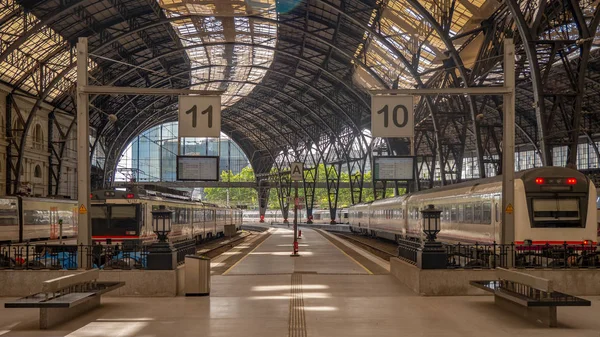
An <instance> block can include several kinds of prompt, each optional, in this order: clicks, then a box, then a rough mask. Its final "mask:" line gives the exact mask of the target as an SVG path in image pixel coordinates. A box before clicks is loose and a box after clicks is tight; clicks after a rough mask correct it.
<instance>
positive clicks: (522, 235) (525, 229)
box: [514, 167, 597, 250]
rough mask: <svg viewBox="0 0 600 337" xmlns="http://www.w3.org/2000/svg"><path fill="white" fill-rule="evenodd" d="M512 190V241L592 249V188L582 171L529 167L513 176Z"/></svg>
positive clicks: (594, 224)
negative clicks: (513, 186)
mask: <svg viewBox="0 0 600 337" xmlns="http://www.w3.org/2000/svg"><path fill="white" fill-rule="evenodd" d="M519 190H520V191H519ZM515 192H516V193H515V205H514V210H515V244H517V245H533V246H539V245H569V246H572V245H574V246H587V247H590V248H589V249H593V250H595V249H596V245H597V220H596V217H597V214H596V188H595V186H594V184H593V183H592V182H591V181H590V180H589V179H588V178H587V177H586V176H585V175H584V174H582V173H581V172H578V171H576V170H572V169H568V168H562V167H543V168H538V169H533V170H529V171H527V172H524V173H523V175H522V176H521V177H520V179H518V180H516V191H515ZM523 206H526V207H523Z"/></svg>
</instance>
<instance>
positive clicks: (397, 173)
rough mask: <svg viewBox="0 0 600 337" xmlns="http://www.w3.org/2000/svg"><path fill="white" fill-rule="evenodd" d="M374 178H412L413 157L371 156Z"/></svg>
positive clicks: (413, 174)
mask: <svg viewBox="0 0 600 337" xmlns="http://www.w3.org/2000/svg"><path fill="white" fill-rule="evenodd" d="M373 178H374V180H414V178H415V157H397V156H396V157H373Z"/></svg>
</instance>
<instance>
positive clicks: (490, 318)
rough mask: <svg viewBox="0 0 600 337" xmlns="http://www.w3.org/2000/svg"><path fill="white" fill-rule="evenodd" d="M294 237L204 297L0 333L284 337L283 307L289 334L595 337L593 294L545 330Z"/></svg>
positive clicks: (109, 308) (9, 326)
mask: <svg viewBox="0 0 600 337" xmlns="http://www.w3.org/2000/svg"><path fill="white" fill-rule="evenodd" d="M303 235H304V236H305V239H303V240H304V241H302V242H301V244H303V245H305V246H301V247H300V248H301V254H302V252H304V256H302V257H298V258H292V257H289V256H288V255H289V253H290V252H291V232H289V231H287V230H286V229H278V230H277V231H275V232H274V234H273V235H272V236H271V237H269V238H268V239H267V240H266V241H264V242H263V244H261V245H260V246H259V247H258V248H256V249H255V250H254V251H253V252H252V253H251V254H250V255H248V256H247V257H246V258H244V259H243V260H241V261H240V262H239V263H238V264H237V265H235V266H233V267H232V268H231V269H230V270H229V271H227V272H226V273H225V275H222V276H221V275H217V276H213V278H212V293H211V296H210V297H188V298H186V297H170V298H117V297H107V298H105V299H103V303H104V304H103V305H102V307H101V308H99V309H97V310H95V311H93V312H90V313H88V314H86V315H83V316H80V317H79V318H77V319H75V320H73V321H71V322H69V323H66V324H63V325H61V326H59V327H57V328H55V329H53V330H48V331H40V330H37V318H38V312H37V311H36V310H35V309H31V310H26V309H10V310H8V309H3V308H0V336H2V337H4V336H36V337H37V336H40V337H41V336H44V337H53V336H61V337H63V336H71V337H96V336H98V337H100V336H102V337H104V336H107V337H108V336H120V337H132V336H138V337H158V336H168V337H178V336H199V337H200V336H201V337H204V336H242V337H250V336H257V337H259V336H260V337H270V336H282V337H284V336H289V335H290V328H289V326H290V320H293V318H292V316H293V315H290V311H293V312H296V311H301V312H302V313H303V316H302V317H303V320H302V324H300V325H297V326H296V330H294V331H292V334H293V335H298V336H302V335H303V334H304V333H305V332H306V335H307V336H343V337H353V336H407V337H409V336H410V337H412V336H450V337H452V336H457V337H458V336H460V337H466V336H474V337H475V336H477V337H481V336H486V337H487V336H490V337H495V336H498V337H500V336H501V337H516V336H522V335H527V336H528V337H530V336H543V337H554V336H557V337H558V336H568V337H571V336H590V337H592V336H594V337H598V336H600V320H599V319H598V314H597V313H598V306H600V301H599V300H600V298H591V299H592V302H593V304H592V307H591V308H589V307H582V308H581V307H580V308H560V309H559V328H556V329H549V328H545V327H543V326H540V325H536V324H535V323H533V322H529V321H524V320H522V319H521V318H519V317H517V316H513V315H512V314H510V313H508V312H505V311H502V310H500V309H498V308H497V307H496V306H495V305H494V304H493V299H492V297H489V296H480V297H419V296H416V295H415V294H413V293H412V292H411V291H410V290H408V289H407V288H405V287H404V286H402V285H400V284H399V283H398V282H397V281H396V280H395V279H394V278H393V277H392V276H390V275H369V274H367V272H366V270H365V269H364V268H363V267H362V266H360V265H358V264H357V263H356V262H355V261H354V260H352V259H351V258H349V257H348V256H346V255H345V254H344V253H342V252H341V251H340V250H339V249H337V248H336V247H334V246H333V245H332V244H330V243H329V242H328V241H327V240H325V239H324V238H323V237H322V236H321V235H320V234H318V233H316V232H313V231H310V230H306V231H305V232H304V233H303ZM292 272H296V274H295V276H294V277H292V274H291V273H292ZM315 272H316V273H315ZM6 300H8V299H0V302H3V301H6ZM298 329H300V330H302V331H299V330H298Z"/></svg>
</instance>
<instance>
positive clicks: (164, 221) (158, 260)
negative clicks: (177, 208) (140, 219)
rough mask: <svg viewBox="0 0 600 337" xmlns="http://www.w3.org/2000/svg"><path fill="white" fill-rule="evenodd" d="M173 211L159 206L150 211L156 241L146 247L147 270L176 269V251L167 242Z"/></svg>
mask: <svg viewBox="0 0 600 337" xmlns="http://www.w3.org/2000/svg"><path fill="white" fill-rule="evenodd" d="M172 216H173V211H171V210H169V209H167V208H165V206H164V205H160V206H159V208H158V209H155V210H153V211H152V230H153V231H154V233H155V234H156V236H157V237H158V241H157V242H154V243H152V244H151V245H150V247H148V269H153V270H173V269H175V268H176V267H177V251H176V250H175V249H173V247H172V246H171V243H170V242H168V238H167V236H168V235H169V233H170V232H171V218H172Z"/></svg>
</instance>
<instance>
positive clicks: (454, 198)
mask: <svg viewBox="0 0 600 337" xmlns="http://www.w3.org/2000/svg"><path fill="white" fill-rule="evenodd" d="M514 200H515V204H514V205H513V211H514V217H515V244H521V243H523V242H526V241H527V242H529V241H531V242H532V243H533V244H546V243H548V244H563V243H564V242H565V241H566V242H567V243H568V244H579V245H581V244H582V243H586V244H589V243H594V244H596V242H597V240H598V239H597V229H598V224H597V212H598V211H597V209H598V208H600V206H597V194H596V188H595V187H594V184H593V183H592V182H591V181H590V180H589V179H588V178H587V177H586V176H585V175H584V174H582V173H580V172H578V171H576V170H572V169H568V168H563V167H542V168H534V169H531V170H527V171H522V172H518V173H516V174H515V199H514ZM429 204H433V205H434V206H435V207H436V208H437V209H439V210H442V213H441V230H440V233H439V234H438V239H439V240H441V241H444V242H461V243H476V242H477V243H493V242H494V241H496V242H498V243H499V242H500V233H501V229H502V221H501V218H502V211H503V210H502V177H501V176H497V177H493V178H486V179H479V180H475V181H469V182H465V183H460V184H455V185H450V186H445V187H441V188H435V189H431V190H426V191H422V192H417V193H413V194H407V195H403V196H399V197H394V198H390V199H384V200H378V201H375V202H372V203H369V204H357V205H355V206H352V207H350V213H349V218H350V225H351V228H352V230H353V231H355V232H362V233H366V234H369V235H374V236H379V237H385V238H388V239H391V240H398V239H400V238H413V239H422V238H423V235H424V234H423V231H422V221H421V217H422V216H421V213H420V211H421V210H422V209H423V208H425V207H426V206H427V205H429Z"/></svg>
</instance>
